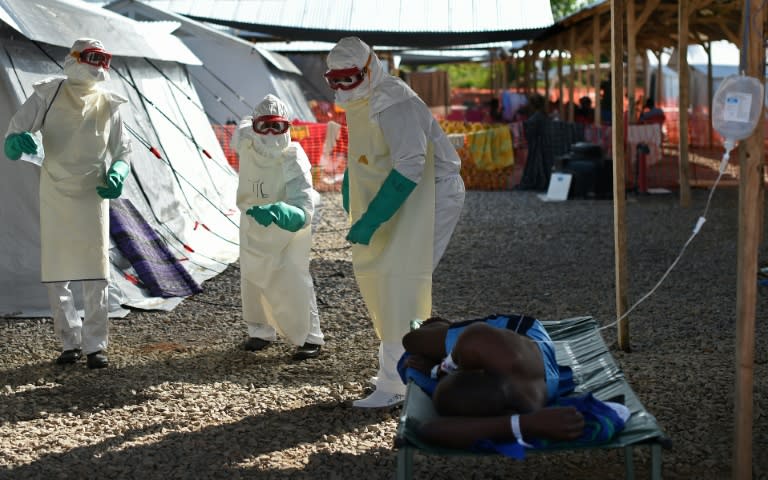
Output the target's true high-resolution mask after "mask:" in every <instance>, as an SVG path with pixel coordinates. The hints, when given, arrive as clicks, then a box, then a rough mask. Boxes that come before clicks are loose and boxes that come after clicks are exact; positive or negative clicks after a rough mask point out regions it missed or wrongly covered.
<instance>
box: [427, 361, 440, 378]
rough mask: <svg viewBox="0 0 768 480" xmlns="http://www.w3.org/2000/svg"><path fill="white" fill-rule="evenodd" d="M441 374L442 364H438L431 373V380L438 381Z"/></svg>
mask: <svg viewBox="0 0 768 480" xmlns="http://www.w3.org/2000/svg"><path fill="white" fill-rule="evenodd" d="M439 372H440V364H439V363H438V364H437V365H435V366H434V367H432V370H430V371H429V378H431V379H433V380H437V375H438V373H439Z"/></svg>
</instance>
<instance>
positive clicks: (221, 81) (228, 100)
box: [105, 0, 315, 124]
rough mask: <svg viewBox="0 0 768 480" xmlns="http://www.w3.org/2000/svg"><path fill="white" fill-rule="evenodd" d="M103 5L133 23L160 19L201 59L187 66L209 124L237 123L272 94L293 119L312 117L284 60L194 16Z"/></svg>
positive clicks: (134, 4) (296, 73) (124, 0)
mask: <svg viewBox="0 0 768 480" xmlns="http://www.w3.org/2000/svg"><path fill="white" fill-rule="evenodd" d="M105 8H108V9H110V10H112V11H115V12H118V13H121V14H123V15H125V16H127V17H129V18H132V19H134V20H137V21H155V22H165V23H166V26H167V29H168V31H173V34H174V35H176V36H177V37H178V38H179V39H181V41H182V42H184V44H185V45H186V46H187V47H189V49H190V50H192V51H193V52H194V53H195V55H197V56H198V57H199V58H200V59H201V60H202V61H203V65H200V66H193V67H190V69H189V72H190V76H191V78H192V83H193V84H194V85H195V87H196V89H197V91H198V92H199V95H200V99H201V100H202V102H203V103H202V104H203V107H204V108H205V110H206V112H208V114H209V118H210V120H211V122H212V123H215V124H224V123H225V122H226V121H229V120H232V121H238V120H240V119H241V118H242V117H244V116H246V115H250V114H251V113H252V112H253V107H254V106H255V105H256V104H258V103H259V101H261V99H262V98H264V96H265V95H267V94H269V93H271V94H273V95H276V96H277V97H278V98H280V99H281V100H283V101H284V102H285V103H286V104H287V105H288V106H289V108H291V110H292V113H293V116H294V118H297V119H299V120H304V121H308V122H314V121H315V116H314V115H313V114H312V110H311V109H310V108H309V104H308V103H307V99H306V98H305V96H304V93H303V92H302V89H301V87H300V86H299V80H300V78H301V76H302V73H301V71H300V70H299V69H298V68H296V65H294V64H293V63H292V62H291V61H290V60H289V59H288V58H286V57H284V56H283V55H280V54H279V53H275V52H270V51H268V50H265V49H262V48H259V47H256V46H255V45H254V44H252V43H250V42H247V41H245V40H242V39H240V38H238V37H235V36H232V35H229V34H228V33H225V32H224V31H223V30H225V29H224V28H223V27H212V26H209V25H206V24H203V23H200V22H197V21H195V20H190V19H189V18H186V17H183V16H181V15H178V14H175V13H171V12H169V11H165V10H159V9H157V8H154V7H152V6H149V5H147V4H145V3H142V2H138V1H133V0H131V1H128V0H121V1H117V2H114V3H111V4H109V5H107V6H105ZM177 28H178V29H177Z"/></svg>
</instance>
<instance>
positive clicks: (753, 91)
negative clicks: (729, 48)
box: [712, 75, 763, 141]
mask: <svg viewBox="0 0 768 480" xmlns="http://www.w3.org/2000/svg"><path fill="white" fill-rule="evenodd" d="M762 112H763V84H762V83H760V81H759V80H758V79H756V78H754V77H748V76H746V75H731V76H729V77H726V78H725V79H724V80H723V81H722V83H721V84H720V86H719V87H718V89H717V92H715V96H714V98H713V99H712V126H713V127H714V129H715V130H717V131H718V132H719V133H720V135H722V136H723V138H725V139H726V140H731V141H737V140H743V139H745V138H747V137H748V136H749V135H750V134H751V133H752V131H753V130H754V129H755V127H756V126H757V123H758V121H760V119H761V116H762Z"/></svg>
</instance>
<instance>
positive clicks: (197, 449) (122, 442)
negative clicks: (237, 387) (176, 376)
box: [0, 404, 392, 479]
mask: <svg viewBox="0 0 768 480" xmlns="http://www.w3.org/2000/svg"><path fill="white" fill-rule="evenodd" d="M335 408H340V407H338V406H336V405H334V404H318V405H309V406H306V407H301V408H297V409H294V410H289V411H282V412H265V413H264V414H262V415H257V416H251V417H247V418H245V419H243V420H241V421H239V422H235V423H231V424H226V425H220V426H215V427H210V428H204V429H202V430H200V431H196V432H188V433H187V432H185V433H181V432H172V433H169V434H167V435H165V436H164V437H161V438H160V439H159V440H158V441H155V442H151V441H150V442H148V441H147V439H142V437H145V436H147V435H157V434H160V433H162V432H163V430H164V429H165V428H168V429H171V428H175V427H177V426H175V425H169V424H165V423H157V424H154V425H151V426H148V427H147V428H143V429H141V430H131V431H128V432H126V433H124V434H122V435H117V436H115V437H112V438H109V439H107V440H104V441H102V442H99V443H97V444H95V445H93V446H84V447H77V448H72V449H67V450H66V451H65V452H62V453H56V454H52V455H45V456H43V457H41V458H40V459H39V460H37V461H34V462H32V463H30V464H27V465H23V466H18V467H15V468H10V469H4V470H0V479H6V478H8V479H10V478H13V479H29V478H50V479H58V478H72V475H73V474H74V473H75V472H79V471H82V470H83V469H87V470H88V471H89V472H91V474H92V475H93V476H94V477H96V476H98V477H99V478H241V477H251V476H254V477H262V478H274V477H273V476H272V474H271V473H270V470H271V469H272V468H275V469H276V470H277V467H271V466H270V465H268V464H266V463H265V464H261V465H259V466H257V467H251V466H250V465H251V464H252V463H253V462H256V463H257V464H259V459H257V458H256V457H258V456H260V455H262V454H269V453H272V452H275V451H285V450H289V451H290V450H291V449H297V450H298V451H297V453H296V457H295V458H297V459H303V458H306V457H307V456H309V455H310V454H311V452H308V451H306V450H305V449H304V447H305V446H306V444H311V443H315V442H322V441H323V438H324V437H325V436H330V435H343V434H347V433H350V434H352V433H355V432H356V431H358V430H363V429H365V428H366V427H367V426H370V425H375V424H378V423H380V422H382V421H383V420H385V419H387V418H390V417H391V415H392V413H391V412H386V411H382V412H373V411H368V410H359V409H349V410H348V412H347V413H346V414H345V415H339V414H338V413H335V414H329V409H335ZM136 441H142V442H143V443H142V444H141V445H131V443H133V442H136ZM383 453H384V454H385V455H392V452H389V451H386V450H383ZM358 458H360V457H358ZM265 462H266V460H265ZM310 463H312V462H310ZM330 467H331V468H332V469H334V470H336V471H338V467H339V465H338V464H336V465H332V466H330ZM283 468H285V466H284V467H283ZM317 468H318V469H319V468H321V467H320V466H317ZM279 471H284V470H283V469H280V470H279ZM324 471H328V469H327V468H326V469H324ZM316 478H332V477H325V476H324V475H323V476H318V477H316ZM339 478H365V477H363V476H362V475H360V476H357V475H356V476H354V477H348V476H346V474H345V475H343V477H339Z"/></svg>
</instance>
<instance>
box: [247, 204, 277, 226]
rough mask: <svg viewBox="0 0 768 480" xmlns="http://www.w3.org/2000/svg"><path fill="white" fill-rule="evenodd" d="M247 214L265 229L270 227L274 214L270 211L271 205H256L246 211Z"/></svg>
mask: <svg viewBox="0 0 768 480" xmlns="http://www.w3.org/2000/svg"><path fill="white" fill-rule="evenodd" d="M245 214H246V215H250V216H251V217H253V219H254V220H256V221H257V222H259V224H260V225H262V226H264V227H268V226H269V224H270V223H272V220H273V218H272V213H271V212H270V211H269V205H255V206H253V207H251V208H249V209H248V210H246V211H245Z"/></svg>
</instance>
